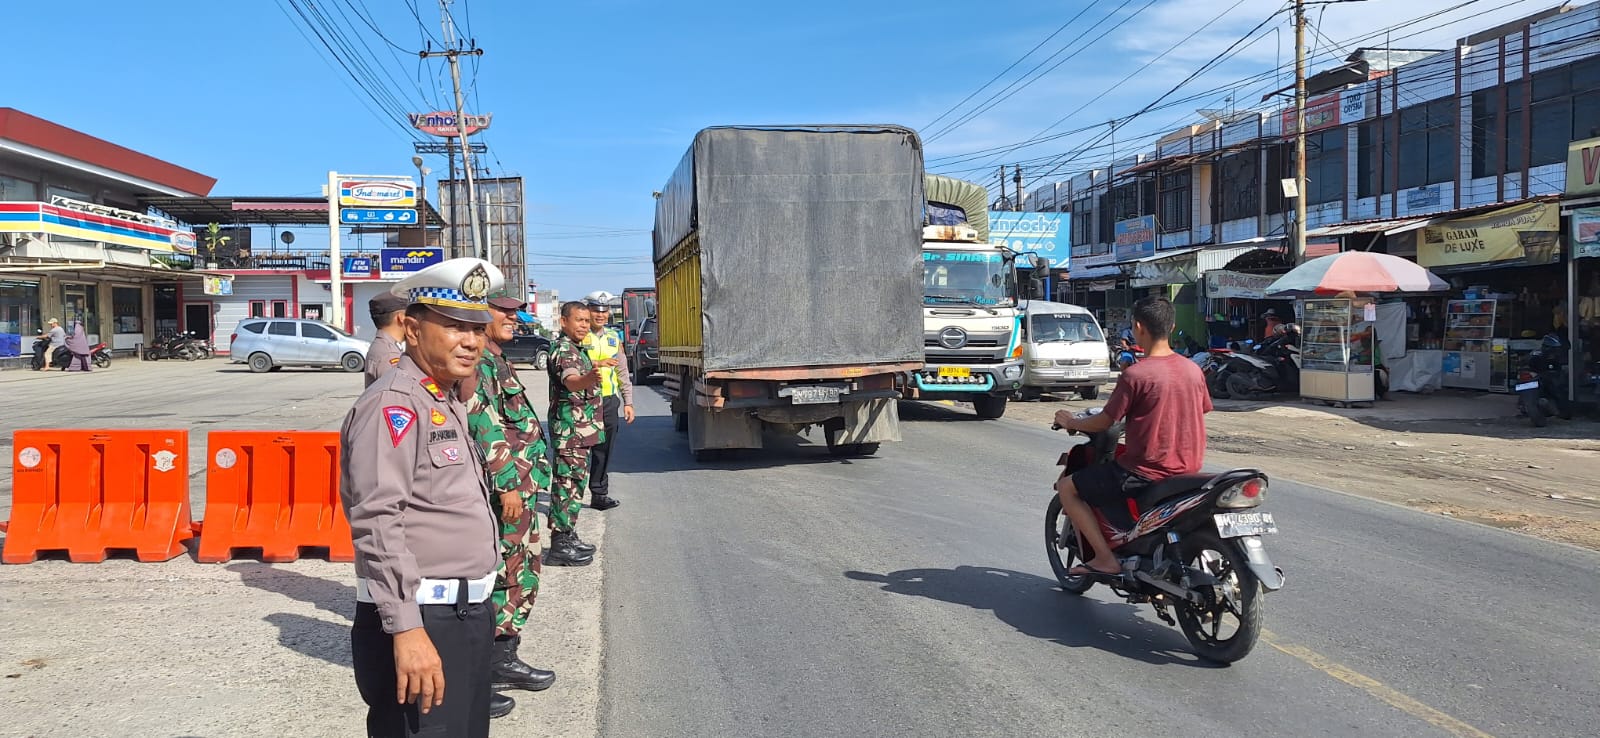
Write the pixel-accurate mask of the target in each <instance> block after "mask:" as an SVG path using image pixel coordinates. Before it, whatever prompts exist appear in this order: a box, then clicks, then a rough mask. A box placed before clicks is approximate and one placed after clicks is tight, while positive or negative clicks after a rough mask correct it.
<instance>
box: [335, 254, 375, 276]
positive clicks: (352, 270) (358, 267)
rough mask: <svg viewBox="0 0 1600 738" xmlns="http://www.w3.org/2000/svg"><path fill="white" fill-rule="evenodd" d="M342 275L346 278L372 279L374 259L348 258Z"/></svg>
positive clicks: (363, 257)
mask: <svg viewBox="0 0 1600 738" xmlns="http://www.w3.org/2000/svg"><path fill="white" fill-rule="evenodd" d="M340 273H341V274H343V275H344V276H346V277H370V276H372V257H370V256H346V257H345V259H344V270H343V271H342V272H340Z"/></svg>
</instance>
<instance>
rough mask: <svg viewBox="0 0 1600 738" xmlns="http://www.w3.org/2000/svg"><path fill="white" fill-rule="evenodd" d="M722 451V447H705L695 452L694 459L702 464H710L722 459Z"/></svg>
mask: <svg viewBox="0 0 1600 738" xmlns="http://www.w3.org/2000/svg"><path fill="white" fill-rule="evenodd" d="M722 451H723V450H722V449H720V448H703V449H700V450H699V451H696V452H694V460H695V461H697V462H699V463H701V464H709V463H712V462H715V461H721V460H722Z"/></svg>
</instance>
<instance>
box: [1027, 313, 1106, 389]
mask: <svg viewBox="0 0 1600 738" xmlns="http://www.w3.org/2000/svg"><path fill="white" fill-rule="evenodd" d="M1021 307H1022V313H1023V316H1022V346H1023V349H1022V357H1023V359H1024V362H1023V370H1022V394H1023V396H1024V397H1026V398H1030V399H1031V398H1034V397H1038V396H1039V394H1040V393H1042V392H1052V391H1055V392H1059V391H1062V390H1067V391H1071V392H1076V393H1077V394H1078V396H1080V397H1082V398H1083V399H1085V400H1093V399H1095V398H1096V397H1098V396H1099V395H1100V385H1102V384H1105V383H1106V382H1109V381H1111V356H1110V352H1109V351H1108V350H1107V349H1106V334H1105V332H1103V331H1101V330H1100V323H1099V322H1098V321H1096V320H1095V319H1094V314H1093V313H1091V312H1089V310H1088V309H1087V308H1081V307H1078V306H1077V305H1068V304H1066V303H1060V302H1045V301H1044V300H1024V301H1023V302H1022V305H1021Z"/></svg>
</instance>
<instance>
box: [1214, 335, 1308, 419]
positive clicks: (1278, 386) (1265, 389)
mask: <svg viewBox="0 0 1600 738" xmlns="http://www.w3.org/2000/svg"><path fill="white" fill-rule="evenodd" d="M1219 358H1220V360H1221V361H1222V366H1221V368H1220V369H1219V370H1218V375H1217V376H1216V377H1214V383H1213V382H1209V381H1208V387H1209V388H1210V389H1211V392H1212V395H1213V396H1217V392H1216V390H1217V386H1218V385H1220V388H1221V389H1222V390H1223V391H1224V392H1225V393H1226V396H1228V397H1231V398H1233V399H1235V400H1248V399H1251V398H1255V397H1260V396H1262V395H1270V394H1275V393H1278V392H1298V391H1299V390H1300V328H1299V326H1296V325H1294V324H1293V323H1288V324H1285V325H1284V330H1283V332H1282V333H1279V334H1278V335H1276V336H1273V337H1272V338H1269V339H1267V340H1266V341H1263V342H1262V343H1261V345H1260V346H1257V347H1256V348H1255V350H1254V352H1252V353H1244V352H1240V351H1230V352H1227V353H1224V354H1221V355H1220V357H1219Z"/></svg>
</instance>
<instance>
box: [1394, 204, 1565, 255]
mask: <svg viewBox="0 0 1600 738" xmlns="http://www.w3.org/2000/svg"><path fill="white" fill-rule="evenodd" d="M1560 218H1561V215H1560V209H1559V207H1558V206H1557V205H1556V203H1553V202H1534V203H1527V204H1525V205H1515V206H1512V207H1509V208H1501V209H1499V210H1492V211H1490V212H1487V213H1483V214H1482V215H1473V216H1468V217H1465V218H1453V219H1451V220H1445V221H1440V222H1438V223H1435V224H1434V225H1430V226H1428V227H1426V228H1423V229H1422V237H1421V238H1420V239H1418V240H1417V263H1418V264H1421V265H1422V266H1425V267H1436V266H1454V265H1458V264H1481V263H1484V262H1491V261H1506V260H1508V259H1521V258H1523V257H1524V256H1528V253H1527V248H1528V247H1543V246H1544V245H1546V244H1547V243H1550V242H1553V241H1554V240H1555V235H1556V231H1557V229H1559V228H1560ZM1542 262H1543V260H1541V263H1542Z"/></svg>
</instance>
